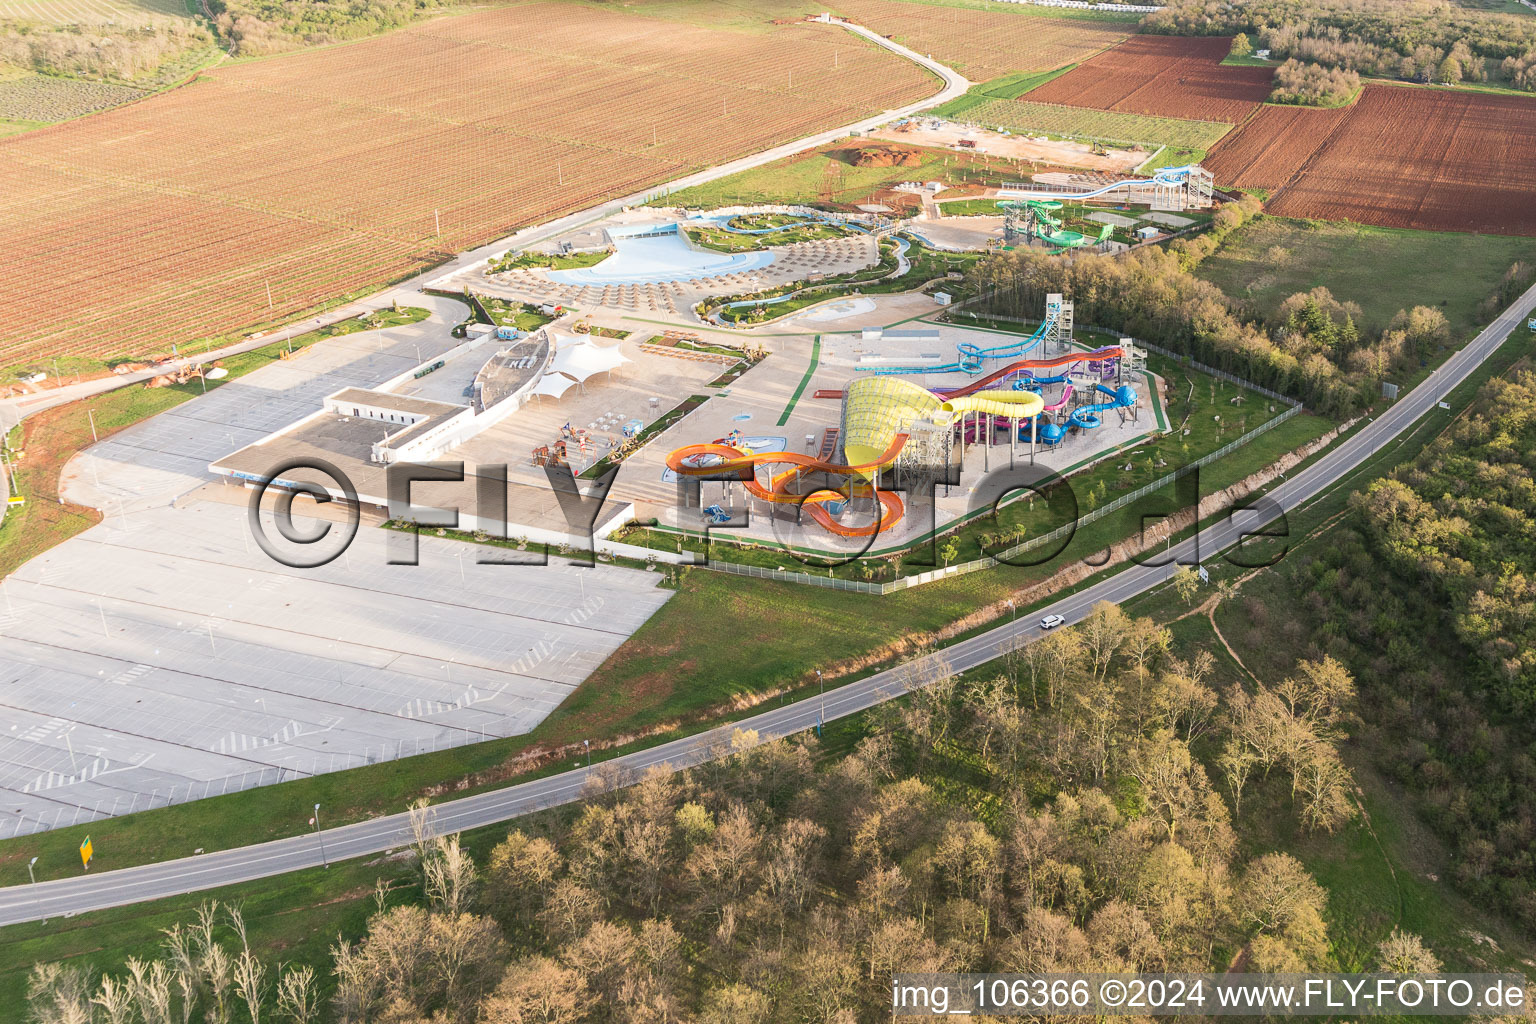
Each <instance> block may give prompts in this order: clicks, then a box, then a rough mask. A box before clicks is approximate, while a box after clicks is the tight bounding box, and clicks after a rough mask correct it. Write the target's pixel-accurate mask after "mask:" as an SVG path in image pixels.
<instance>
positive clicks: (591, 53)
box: [0, 3, 1034, 363]
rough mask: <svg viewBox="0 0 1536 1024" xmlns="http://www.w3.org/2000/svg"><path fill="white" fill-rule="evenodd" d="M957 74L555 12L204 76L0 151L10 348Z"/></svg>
mask: <svg viewBox="0 0 1536 1024" xmlns="http://www.w3.org/2000/svg"><path fill="white" fill-rule="evenodd" d="M1020 20H1034V19H1020ZM935 89H936V84H935V82H934V80H933V79H932V77H931V76H929V75H928V74H927V73H926V72H925V71H923V70H921V69H920V68H917V67H915V66H914V65H912V64H911V63H910V62H909V61H906V60H903V59H902V58H900V57H898V56H896V55H894V54H891V53H889V52H887V51H884V50H881V49H879V48H878V47H876V46H874V45H873V44H871V43H869V42H867V41H865V40H861V39H858V38H856V37H854V36H852V35H851V34H849V33H848V32H846V31H844V30H842V29H838V28H834V27H830V26H818V25H795V26H789V27H784V28H778V29H773V30H770V31H757V32H737V31H724V30H718V29H710V28H705V27H702V26H693V25H683V24H679V23H677V22H670V21H661V20H659V19H654V18H646V17H638V16H633V15H629V14H625V13H622V12H620V11H612V10H604V9H602V8H594V7H590V6H587V5H581V6H579V7H575V6H568V5H563V4H554V3H542V4H541V3H534V4H527V5H523V6H519V7H511V8H504V9H498V10H493V11H486V12H482V13H477V14H472V15H466V16H463V17H454V18H444V19H439V20H436V21H432V22H427V23H425V24H422V25H418V26H415V27H413V28H409V29H405V30H402V31H399V32H395V33H391V34H389V35H386V36H382V37H379V38H375V39H370V40H366V41H363V42H359V43H355V44H351V45H347V46H337V47H330V48H327V49H324V50H317V51H313V52H309V53H303V54H298V55H293V56H288V57H281V58H276V59H272V60H266V61H256V62H252V63H249V64H243V65H239V66H235V67H229V68H220V69H217V70H214V71H210V72H206V73H205V74H204V75H203V76H202V77H201V78H200V79H199V80H198V81H197V82H195V83H193V84H191V85H189V86H186V87H183V88H180V89H176V90H173V91H171V92H168V93H164V94H161V95H158V96H155V97H151V98H149V99H146V100H144V101H142V102H140V103H136V104H132V105H130V106H127V107H123V108H119V109H117V110H113V111H109V112H106V113H103V114H99V115H97V116H94V117H90V118H86V119H84V120H81V121H75V122H70V123H68V124H62V125H59V126H57V127H53V128H47V129H40V130H38V131H34V132H30V133H27V134H25V135H21V136H18V137H15V138H11V139H5V140H0V177H3V179H4V180H5V182H6V188H5V189H3V190H0V252H5V253H7V255H8V269H9V271H10V272H9V275H8V283H9V287H7V288H6V289H5V290H4V293H3V295H0V358H3V359H4V360H5V361H6V362H8V363H16V362H20V361H23V360H25V359H29V358H34V357H41V356H54V355H66V354H75V355H89V356H93V357H98V358H103V359H107V358H113V357H120V356H121V357H126V356H134V355H141V354H145V353H148V352H152V351H164V350H168V349H169V347H170V345H171V343H173V342H187V341H192V340H195V339H200V338H203V337H205V336H209V335H217V334H223V333H226V332H229V331H233V330H237V329H240V328H243V327H245V326H247V325H250V324H253V323H256V322H258V321H263V320H266V319H269V318H271V317H276V316H281V315H284V314H290V313H293V312H296V311H298V310H301V309H305V308H308V307H311V306H314V305H316V304H318V303H320V302H322V301H324V300H326V299H329V298H332V297H334V296H336V295H339V294H342V293H346V292H350V291H355V290H358V289H362V288H366V287H371V286H373V285H377V284H382V283H384V282H385V281H387V280H391V279H398V278H402V277H405V276H408V275H409V274H410V273H412V272H414V271H416V270H418V269H420V268H421V267H422V266H424V264H425V263H427V262H430V261H433V260H436V259H438V258H441V256H442V255H443V254H446V253H451V252H455V251H459V250H462V249H466V248H472V247H474V246H476V245H480V244H484V243H486V242H489V241H492V240H494V239H495V238H497V237H499V236H501V235H503V234H505V233H507V232H509V231H511V230H514V229H516V228H518V227H522V226H525V225H527V224H530V223H537V222H539V221H542V220H546V219H549V218H551V217H554V216H559V215H560V214H563V213H566V212H570V211H572V210H576V209H580V208H582V207H585V206H589V205H592V204H594V203H596V202H599V201H601V200H603V199H608V198H613V197H616V196H621V195H624V194H627V193H629V192H634V191H637V190H640V189H643V188H645V187H647V186H648V185H651V184H656V183H659V182H661V181H664V180H666V179H669V178H673V177H677V176H679V175H681V174H685V173H688V172H689V171H692V170H695V169H698V168H701V167H704V166H707V165H711V164H715V163H720V162H723V161H726V160H729V159H731V158H733V157H736V156H741V155H744V154H747V153H751V152H755V151H758V150H761V149H764V148H768V147H769V146H772V145H774V144H777V143H779V142H783V141H787V140H789V139H793V138H797V137H800V136H803V135H806V134H809V133H812V132H814V131H817V130H821V129H825V128H828V127H832V126H835V125H839V124H845V123H848V122H851V121H854V120H857V119H858V118H860V117H862V116H865V115H867V114H869V113H872V112H875V111H878V110H884V109H888V108H890V107H894V106H898V105H900V104H902V103H906V102H910V101H912V100H914V99H918V98H920V97H922V96H924V95H927V94H930V93H932V92H933V91H935ZM439 225H440V229H441V233H440V234H439V233H438V232H439ZM269 289H270V295H271V299H270V304H269V299H268V292H269Z"/></svg>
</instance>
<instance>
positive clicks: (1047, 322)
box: [855, 311, 1056, 379]
mask: <svg viewBox="0 0 1536 1024" xmlns="http://www.w3.org/2000/svg"><path fill="white" fill-rule="evenodd" d="M1055 326H1056V317H1055V316H1054V315H1052V314H1051V313H1050V311H1047V313H1046V318H1045V319H1044V320H1043V321H1041V323H1040V326H1039V327H1037V328H1035V330H1034V333H1033V334H1030V335H1029V336H1028V337H1025V338H1017V339H1015V340H1013V341H1010V342H1008V343H1007V344H1004V345H994V346H993V347H992V348H982V347H981V346H980V345H977V344H975V343H974V342H970V341H962V342H960V343H958V344H957V345H956V346H955V351H956V354H957V358H956V359H955V361H954V362H952V363H945V364H943V365H942V366H867V367H866V366H859V367H855V369H856V370H858V371H859V372H861V373H872V374H877V375H880V376H886V377H892V376H907V375H909V374H914V373H980V372H981V368H982V364H983V363H985V362H986V360H988V359H1007V358H1008V357H1010V356H1022V355H1023V354H1024V353H1026V352H1028V351H1029V350H1030V349H1032V348H1034V347H1035V346H1036V345H1038V344H1040V342H1041V341H1042V340H1044V338H1045V336H1046V335H1047V334H1048V333H1050V331H1051V329H1052V328H1054V327H1055ZM988 379H991V378H988Z"/></svg>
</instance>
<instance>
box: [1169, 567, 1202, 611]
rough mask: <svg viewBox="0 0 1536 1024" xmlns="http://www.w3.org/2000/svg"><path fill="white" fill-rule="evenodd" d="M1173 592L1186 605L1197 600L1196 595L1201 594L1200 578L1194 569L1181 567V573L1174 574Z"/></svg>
mask: <svg viewBox="0 0 1536 1024" xmlns="http://www.w3.org/2000/svg"><path fill="white" fill-rule="evenodd" d="M1173 592H1174V593H1176V594H1178V595H1179V600H1180V601H1183V602H1184V603H1185V604H1189V603H1190V602H1191V601H1193V600H1194V599H1195V595H1196V594H1198V593H1199V592H1200V577H1199V575H1197V574H1196V572H1195V570H1194V569H1192V568H1190V567H1189V566H1187V565H1184V566H1180V567H1179V571H1178V572H1176V573H1174V574H1173Z"/></svg>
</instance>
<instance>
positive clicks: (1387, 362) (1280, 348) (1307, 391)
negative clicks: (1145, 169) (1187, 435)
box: [971, 196, 1451, 418]
mask: <svg viewBox="0 0 1536 1024" xmlns="http://www.w3.org/2000/svg"><path fill="white" fill-rule="evenodd" d="M1260 209H1261V204H1260V203H1259V201H1258V200H1257V199H1255V198H1253V197H1251V196H1247V197H1244V198H1243V199H1242V200H1240V201H1238V202H1236V203H1228V204H1225V205H1223V206H1222V207H1221V208H1220V209H1219V210H1217V211H1216V214H1215V216H1214V218H1213V220H1212V223H1211V227H1210V229H1209V230H1207V231H1206V232H1204V233H1202V234H1199V235H1196V236H1194V237H1192V238H1187V239H1177V240H1175V241H1174V242H1173V243H1171V244H1170V245H1169V246H1168V247H1167V248H1163V247H1159V246H1148V247H1144V248H1139V249H1134V250H1132V251H1130V252H1129V253H1122V254H1093V255H1086V256H1075V257H1065V256H1048V255H1045V254H1043V253H1039V252H1032V251H1030V250H1028V249H1017V250H1014V251H1013V252H1005V253H996V254H994V255H992V256H989V257H987V258H986V259H985V260H983V261H981V262H980V263H978V264H977V265H976V266H975V267H974V268H973V269H972V271H971V281H972V284H973V286H974V289H975V290H976V292H977V293H978V294H979V295H980V296H981V298H980V299H979V300H978V303H977V305H976V306H975V307H974V308H975V309H976V310H977V311H978V312H983V311H986V312H993V313H1001V314H1003V315H1006V316H1019V317H1038V316H1039V315H1040V310H1041V309H1042V308H1043V306H1044V303H1045V296H1046V295H1047V294H1049V293H1051V292H1060V293H1063V294H1065V295H1068V296H1071V298H1072V300H1073V302H1074V303H1075V307H1076V311H1077V318H1078V322H1079V323H1082V324H1084V325H1089V324H1091V325H1093V326H1095V327H1104V328H1109V329H1112V330H1117V331H1123V332H1125V333H1126V334H1129V335H1132V336H1135V337H1139V338H1145V339H1147V340H1149V341H1153V342H1156V343H1157V344H1159V345H1163V346H1165V347H1167V348H1171V349H1174V350H1176V351H1179V352H1184V353H1187V354H1189V355H1191V356H1193V357H1195V358H1196V359H1199V360H1200V361H1202V362H1205V363H1208V364H1210V365H1212V366H1216V367H1218V368H1219V369H1222V370H1226V371H1227V372H1229V373H1234V374H1237V375H1238V376H1240V377H1243V378H1244V379H1246V380H1250V381H1252V382H1254V383H1256V384H1260V385H1262V386H1264V387H1267V388H1269V389H1271V390H1273V391H1280V392H1284V393H1286V394H1290V395H1294V396H1296V397H1297V398H1299V399H1301V400H1302V401H1304V402H1306V403H1307V405H1309V406H1310V407H1311V408H1313V409H1314V410H1316V411H1318V412H1321V413H1323V414H1324V415H1327V416H1333V417H1338V418H1347V417H1349V416H1353V415H1355V414H1356V413H1358V412H1359V411H1360V410H1362V409H1364V408H1366V407H1367V406H1368V405H1370V404H1371V403H1372V402H1373V401H1374V400H1375V398H1376V396H1377V394H1378V389H1379V382H1380V380H1381V378H1382V377H1383V376H1384V375H1385V374H1386V373H1387V372H1388V371H1390V370H1393V369H1400V368H1405V367H1409V366H1412V367H1417V366H1418V364H1419V362H1420V361H1421V360H1424V359H1428V358H1430V357H1431V356H1432V355H1433V354H1434V353H1435V352H1436V350H1437V349H1439V348H1440V347H1442V346H1444V345H1447V344H1449V343H1450V341H1451V338H1450V330H1449V328H1448V326H1447V324H1446V320H1445V317H1444V315H1443V314H1441V313H1440V311H1439V310H1437V309H1433V308H1430V307H1424V306H1420V307H1415V308H1414V309H1412V310H1405V311H1403V312H1400V313H1399V314H1398V315H1397V316H1396V317H1395V318H1394V319H1393V321H1392V322H1391V324H1390V325H1389V326H1388V327H1387V328H1386V329H1385V330H1384V331H1383V332H1382V333H1381V334H1379V335H1376V336H1374V337H1372V336H1367V335H1365V334H1364V333H1362V331H1361V329H1360V309H1359V307H1358V306H1354V305H1353V304H1346V303H1340V302H1337V301H1336V300H1335V299H1334V298H1333V296H1332V295H1331V294H1330V293H1329V292H1328V290H1327V289H1326V288H1317V289H1313V290H1312V291H1311V292H1307V293H1302V294H1300V295H1298V296H1293V297H1291V298H1290V299H1287V300H1286V302H1285V303H1284V304H1282V306H1281V309H1280V313H1279V315H1278V316H1277V317H1274V318H1271V319H1268V320H1266V319H1262V318H1257V317H1254V316H1252V315H1251V314H1249V313H1248V312H1247V311H1245V310H1243V309H1242V308H1241V307H1239V306H1238V305H1237V304H1236V303H1234V302H1232V301H1231V300H1229V299H1228V298H1227V297H1226V296H1225V295H1223V294H1222V292H1221V290H1220V289H1219V288H1217V287H1216V286H1215V285H1213V284H1210V283H1209V282H1207V281H1202V280H1201V279H1199V278H1198V277H1196V276H1195V275H1194V274H1193V273H1192V272H1191V271H1192V270H1193V269H1194V268H1195V267H1196V266H1198V265H1199V263H1200V262H1201V261H1202V260H1204V259H1205V258H1206V257H1207V256H1209V255H1211V254H1212V253H1214V252H1215V251H1216V250H1217V249H1218V248H1219V247H1220V246H1221V243H1222V241H1223V240H1224V239H1225V238H1226V237H1227V235H1228V234H1230V233H1231V232H1232V231H1234V230H1236V229H1237V228H1239V227H1241V226H1242V225H1243V224H1245V223H1247V222H1248V221H1249V220H1250V219H1251V218H1253V217H1254V216H1256V215H1258V213H1259V211H1260Z"/></svg>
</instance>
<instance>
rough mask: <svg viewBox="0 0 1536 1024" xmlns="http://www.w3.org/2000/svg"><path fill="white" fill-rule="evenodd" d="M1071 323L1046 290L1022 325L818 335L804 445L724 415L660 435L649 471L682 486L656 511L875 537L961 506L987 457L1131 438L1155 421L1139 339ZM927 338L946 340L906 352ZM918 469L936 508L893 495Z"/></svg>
mask: <svg viewBox="0 0 1536 1024" xmlns="http://www.w3.org/2000/svg"><path fill="white" fill-rule="evenodd" d="M1072 326H1073V317H1072V303H1071V301H1070V300H1067V299H1065V298H1064V297H1063V296H1061V295H1051V296H1049V297H1048V298H1047V303H1046V309H1045V316H1044V319H1043V320H1042V321H1041V322H1040V324H1039V325H1038V327H1036V328H1035V329H1034V330H1033V331H1032V332H1030V333H1029V334H1027V335H998V334H995V333H989V332H983V331H979V330H972V329H965V328H957V327H951V326H949V325H942V326H941V325H934V324H927V323H923V324H919V325H917V326H916V327H915V328H914V329H909V330H900V329H885V328H868V329H865V330H862V331H860V332H859V333H858V334H856V335H839V336H823V338H822V339H821V346H822V348H821V361H820V365H819V367H818V368H817V369H816V372H815V376H816V378H817V379H818V380H819V379H821V378H822V377H823V375H825V376H829V377H831V376H839V377H842V378H843V379H842V380H841V381H840V382H838V384H837V386H826V387H817V388H813V389H810V390H809V394H810V396H811V401H810V402H808V403H802V406H803V408H804V410H805V412H804V413H803V414H802V415H804V417H805V418H806V419H810V420H812V421H813V422H815V423H817V424H819V429H809V430H806V431H805V432H804V437H805V442H806V447H805V450H804V451H796V450H791V448H790V446H789V444H788V438H787V437H785V436H776V435H751V434H748V433H746V431H745V430H744V429H743V428H742V427H741V426H740V425H734V426H732V428H731V429H729V430H727V431H724V432H722V433H720V434H718V435H715V436H710V435H708V434H706V435H705V436H706V437H707V438H708V439H707V440H700V441H696V442H693V443H688V444H683V445H681V446H679V447H676V448H672V449H670V450H669V451H668V452H667V454H666V456H665V460H664V461H665V466H666V472H665V474H664V480H665V481H666V482H669V483H673V484H674V485H676V486H677V487H678V490H679V492H680V493H682V494H684V495H685V496H686V495H692V494H695V493H696V495H697V497H696V500H689V499H688V498H687V497H685V499H684V500H682V501H680V502H678V503H677V508H676V509H675V511H674V512H673V514H672V516H671V519H672V522H671V523H670V525H673V526H676V527H678V528H683V529H687V528H690V527H693V528H702V527H704V526H717V527H718V526H725V525H727V524H730V525H732V528H733V529H740V530H742V531H743V533H742V534H741V536H743V537H746V536H752V535H768V536H777V537H780V538H782V537H784V536H785V535H786V533H787V532H789V533H793V534H794V536H795V538H796V543H797V544H800V545H802V546H808V547H812V548H815V547H818V546H821V547H825V546H827V545H828V542H832V541H833V540H834V539H836V538H870V537H872V536H877V535H878V537H879V546H880V547H881V548H887V547H891V546H896V545H899V544H900V543H901V542H903V541H906V542H911V541H912V540H914V539H915V538H916V537H918V536H919V535H921V534H922V533H923V532H924V531H925V530H927V529H931V528H933V527H934V526H935V525H937V526H940V527H942V525H943V524H944V523H946V522H949V521H952V520H953V519H955V518H958V517H960V516H963V515H965V514H967V513H969V512H970V511H972V509H971V508H970V507H969V505H970V504H971V503H972V501H973V500H974V496H975V494H976V486H977V483H978V481H979V479H980V477H981V476H983V475H985V474H986V473H987V472H989V471H990V470H992V469H996V468H1001V467H1002V466H1005V465H1014V466H1017V465H1020V464H1025V463H1027V464H1041V465H1045V466H1049V467H1050V468H1052V469H1055V470H1057V471H1066V470H1068V469H1071V468H1079V467H1081V466H1083V465H1087V464H1089V463H1092V462H1094V461H1096V460H1097V459H1099V458H1102V457H1104V456H1105V455H1107V454H1109V453H1111V452H1113V451H1115V450H1118V449H1121V448H1123V447H1124V446H1126V445H1128V444H1132V443H1134V442H1135V440H1136V439H1137V438H1139V437H1141V436H1145V435H1146V434H1147V433H1148V432H1150V431H1151V430H1153V429H1155V422H1154V419H1155V413H1154V412H1153V411H1152V410H1153V409H1154V408H1155V399H1154V398H1153V397H1152V394H1151V392H1152V390H1153V389H1154V388H1155V386H1156V379H1155V378H1153V377H1152V376H1150V375H1149V374H1147V372H1146V368H1145V353H1144V352H1142V351H1141V350H1140V349H1138V348H1137V347H1136V346H1135V345H1134V344H1133V343H1132V342H1130V341H1129V340H1128V339H1127V340H1122V341H1121V342H1120V343H1119V344H1116V345H1108V346H1100V347H1097V348H1086V347H1081V346H1079V345H1077V344H1076V343H1074V342H1073V340H1072ZM936 341H938V342H943V341H948V342H949V343H950V344H951V345H952V355H950V356H944V355H938V354H932V353H923V352H921V351H918V350H919V349H920V348H921V347H923V346H927V345H931V344H932V343H934V342H936ZM830 383H831V382H829V384H830ZM702 412H703V410H701V413H702ZM690 419H692V418H690ZM699 419H700V420H701V421H703V420H704V417H703V416H702V415H701V416H700V417H699ZM687 425H689V424H688V423H686V422H685V424H684V426H687ZM679 429H681V428H679ZM796 433H799V431H796ZM670 436H672V435H669V437H670ZM791 436H792V435H791ZM924 481H926V482H929V483H937V484H939V485H940V486H939V487H938V489H937V494H936V495H935V505H936V510H935V512H936V514H935V519H936V520H937V522H936V523H935V522H932V521H929V520H927V519H926V518H925V519H924V520H923V521H921V522H915V521H911V520H910V517H909V516H908V515H907V504H906V502H907V498H906V495H907V494H909V493H911V492H912V490H913V488H914V487H918V488H921V486H922V482H924ZM690 519H692V520H693V522H692V523H690V522H689V520H690ZM818 533H819V534H820V537H821V541H822V543H821V544H820V545H818V543H817V534H818Z"/></svg>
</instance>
